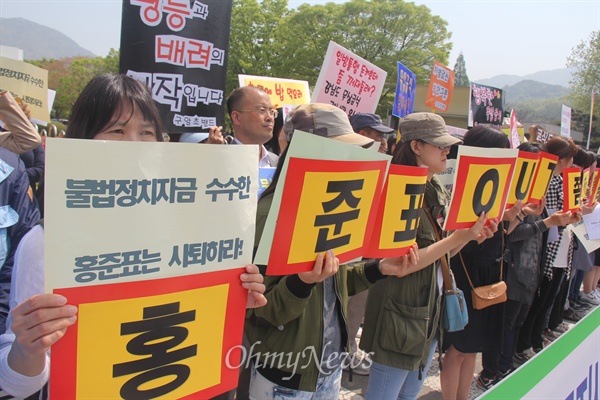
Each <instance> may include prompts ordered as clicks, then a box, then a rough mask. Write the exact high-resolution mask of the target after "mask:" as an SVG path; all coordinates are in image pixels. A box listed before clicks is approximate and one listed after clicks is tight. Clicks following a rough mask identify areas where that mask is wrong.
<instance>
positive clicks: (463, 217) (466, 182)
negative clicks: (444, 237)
mask: <svg viewBox="0 0 600 400" xmlns="http://www.w3.org/2000/svg"><path fill="white" fill-rule="evenodd" d="M517 155H518V150H514V149H484V148H477V147H469V146H459V149H458V163H457V169H456V178H455V183H454V191H453V192H452V199H451V200H450V208H449V211H448V214H447V216H446V220H445V224H444V230H455V229H463V228H470V227H471V226H473V223H475V222H476V221H477V219H478V218H479V216H480V215H481V213H483V212H485V213H486V214H487V221H486V224H487V223H488V221H489V220H490V219H493V218H497V219H501V218H502V214H503V213H504V207H505V206H506V201H507V197H508V190H509V188H510V183H511V179H512V177H513V174H514V170H515V164H516V162H517Z"/></svg>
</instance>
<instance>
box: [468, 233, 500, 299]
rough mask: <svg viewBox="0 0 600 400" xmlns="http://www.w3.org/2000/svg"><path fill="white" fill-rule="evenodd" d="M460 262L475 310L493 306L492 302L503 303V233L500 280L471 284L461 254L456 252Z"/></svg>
mask: <svg viewBox="0 0 600 400" xmlns="http://www.w3.org/2000/svg"><path fill="white" fill-rule="evenodd" d="M458 255H459V257H460V262H461V263H462V266H463V269H464V270H465V274H466V275H467V279H468V280H469V285H471V299H472V300H471V301H472V303H473V308H474V309H475V310H482V309H484V308H486V307H489V306H493V305H494V304H499V303H504V302H505V301H506V300H507V296H506V282H504V281H503V280H502V269H503V267H504V235H502V258H501V259H500V280H499V281H498V282H496V283H492V284H491V285H485V286H479V287H475V286H473V282H472V281H471V277H470V276H469V273H468V272H467V267H466V266H465V261H464V260H463V257H462V254H461V253H460V252H459V253H458Z"/></svg>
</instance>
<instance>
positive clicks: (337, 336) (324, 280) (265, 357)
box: [245, 104, 417, 399]
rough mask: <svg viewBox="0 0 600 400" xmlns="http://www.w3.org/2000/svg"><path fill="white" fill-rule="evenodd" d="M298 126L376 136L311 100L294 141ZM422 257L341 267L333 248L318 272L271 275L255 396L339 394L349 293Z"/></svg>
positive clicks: (251, 332) (255, 314)
mask: <svg viewBox="0 0 600 400" xmlns="http://www.w3.org/2000/svg"><path fill="white" fill-rule="evenodd" d="M294 129H298V130H302V131H305V132H309V133H315V134H316V133H317V132H318V134H319V135H320V136H324V137H327V138H331V139H336V140H341V141H344V142H346V143H350V144H354V145H357V146H362V147H367V146H371V145H372V144H373V140H372V139H369V138H367V137H365V136H361V135H358V134H356V133H354V132H353V130H352V127H351V126H350V123H349V121H348V117H347V116H346V114H345V113H344V112H343V111H342V110H340V109H338V108H337V107H333V106H330V105H326V104H306V105H301V106H299V107H297V108H296V109H295V110H294V111H292V113H291V114H290V115H289V116H288V119H287V122H286V124H285V126H284V131H285V133H286V135H287V138H288V141H289V140H290V139H291V135H292V133H293V131H294ZM286 157H287V150H286V152H284V154H283V155H282V156H281V158H280V161H279V165H278V170H277V172H276V174H275V177H274V180H273V183H272V184H271V186H269V188H267V190H266V191H265V192H264V193H263V195H262V197H261V199H260V200H259V202H258V211H257V232H256V243H258V242H259V240H260V237H261V235H262V231H263V229H264V224H265V221H266V218H267V215H268V212H269V209H270V207H271V202H272V201H273V192H274V190H275V186H276V185H277V180H278V176H279V172H280V171H281V168H282V166H283V163H284V160H285V159H286ZM416 261H417V255H416V252H415V249H414V248H413V249H411V251H410V253H409V255H408V256H405V257H399V258H392V259H383V260H379V261H373V262H369V263H358V264H357V265H354V266H348V265H339V261H338V259H337V258H336V257H335V255H334V253H333V251H331V250H329V251H327V252H326V253H325V254H324V255H319V256H318V257H317V260H316V261H315V266H314V268H313V270H312V271H309V272H304V273H299V274H294V275H288V276H283V277H281V276H266V277H265V285H266V291H265V297H266V298H267V300H268V302H267V305H266V306H265V307H262V308H261V309H255V310H252V311H249V312H248V320H247V323H246V326H245V332H246V335H247V337H248V339H249V342H250V350H249V356H251V357H252V362H253V365H252V376H251V383H250V398H252V399H269V398H271V399H272V398H276V397H286V396H293V397H294V398H296V399H310V398H324V399H329V398H331V399H333V398H336V399H337V397H338V393H339V389H340V383H341V375H342V368H343V364H345V363H349V362H350V360H348V359H347V356H348V353H347V348H348V341H349V338H348V327H347V317H346V315H347V314H346V311H347V310H346V308H347V299H348V296H349V295H352V294H355V293H357V292H360V291H362V290H365V289H367V288H368V287H370V286H371V285H372V284H373V283H374V282H376V281H377V280H380V279H382V278H384V276H385V275H402V274H403V273H404V272H403V271H405V270H407V269H409V268H411V267H412V266H413V265H414V264H415V263H416Z"/></svg>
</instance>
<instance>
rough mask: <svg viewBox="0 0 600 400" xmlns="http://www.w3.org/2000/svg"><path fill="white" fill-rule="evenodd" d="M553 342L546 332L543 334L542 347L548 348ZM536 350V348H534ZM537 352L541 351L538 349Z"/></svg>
mask: <svg viewBox="0 0 600 400" xmlns="http://www.w3.org/2000/svg"><path fill="white" fill-rule="evenodd" d="M551 344H552V341H551V340H550V339H548V338H547V337H546V336H544V334H542V348H544V349H545V348H546V347H548V346H550V345H551ZM533 351H535V349H534V350H533ZM536 353H539V351H536Z"/></svg>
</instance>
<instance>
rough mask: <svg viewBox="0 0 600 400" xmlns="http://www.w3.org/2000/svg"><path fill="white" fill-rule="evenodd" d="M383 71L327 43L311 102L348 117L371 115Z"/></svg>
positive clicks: (377, 100)
mask: <svg viewBox="0 0 600 400" xmlns="http://www.w3.org/2000/svg"><path fill="white" fill-rule="evenodd" d="M386 77H387V72H385V71H384V70H382V69H381V68H379V67H377V66H375V65H373V64H371V63H370V62H368V61H367V60H365V59H363V58H361V57H359V56H357V55H356V54H354V53H353V52H351V51H350V50H348V49H345V48H343V47H342V46H340V45H339V44H337V43H334V42H329V47H328V48H327V54H325V60H324V61H323V67H321V73H320V74H319V79H317V84H316V86H315V90H314V91H313V95H312V99H311V103H326V104H333V105H334V106H336V107H338V108H340V109H342V110H344V112H345V113H346V114H348V115H349V116H351V115H354V114H356V113H359V112H365V113H374V112H375V109H376V108H377V104H378V103H379V97H380V96H381V91H382V90H383V85H384V84H385V78H386Z"/></svg>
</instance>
